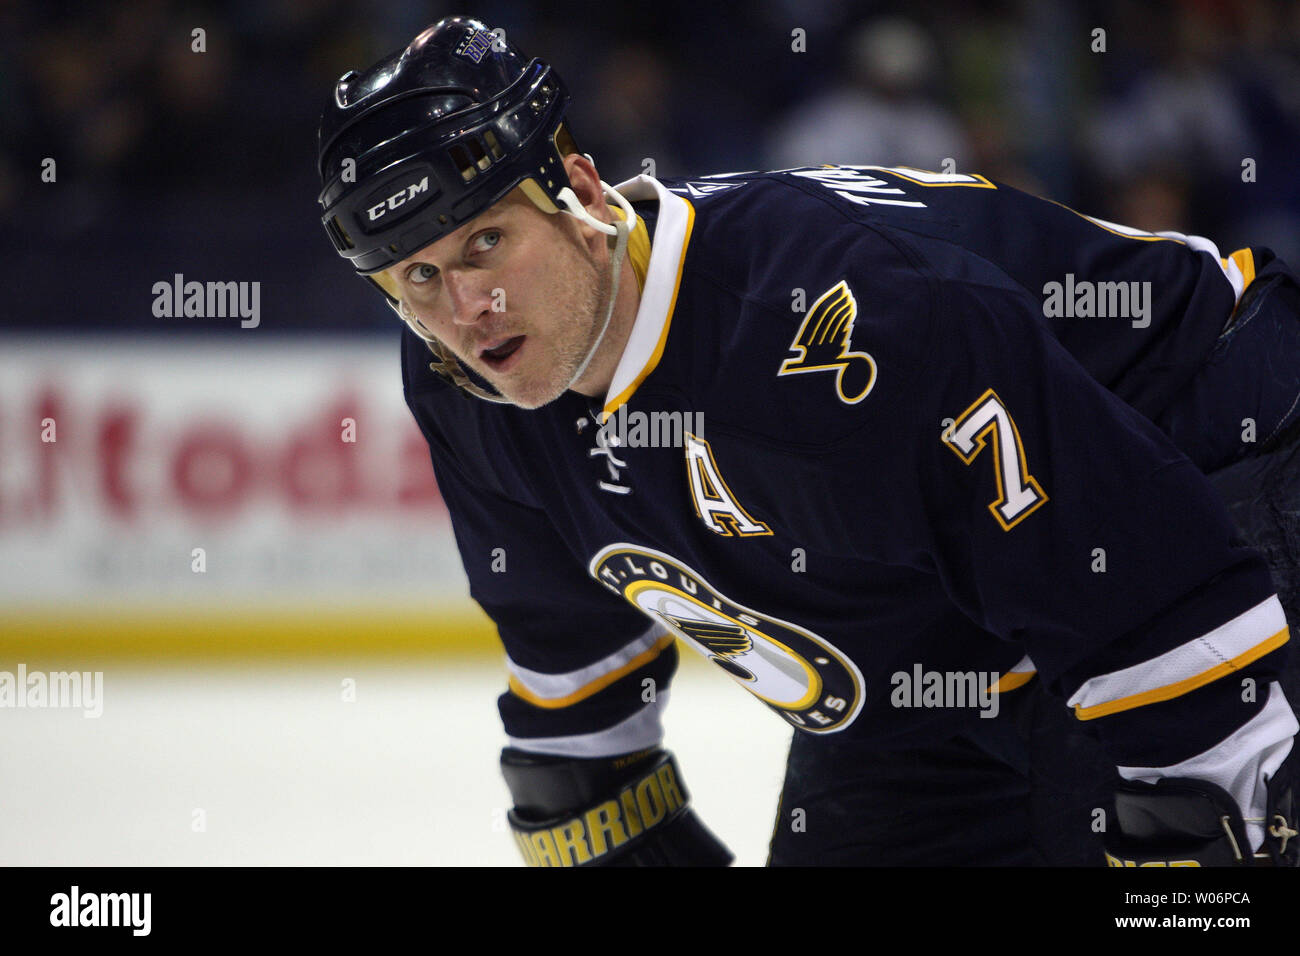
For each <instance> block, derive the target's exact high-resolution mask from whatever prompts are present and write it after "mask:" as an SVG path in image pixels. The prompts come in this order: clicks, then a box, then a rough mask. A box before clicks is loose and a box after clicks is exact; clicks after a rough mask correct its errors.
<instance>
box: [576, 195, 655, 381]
mask: <svg viewBox="0 0 1300 956" xmlns="http://www.w3.org/2000/svg"><path fill="white" fill-rule="evenodd" d="M600 188H601V189H602V190H603V191H604V194H605V196H606V197H611V198H613V199H614V201H615V202H617V203H618V205H619V208H621V209H622V210H623V216H624V218H623V219H620V220H617V221H616V222H612V223H607V222H601V221H600V220H599V219H597V218H596V217H595V216H593V215H592V214H591V213H589V212H587V210H586V209H584V208H583V206H582V203H580V202H578V197H577V196H575V195H574V194H573V189H572V188H571V187H569V186H565V187H564V188H563V189H561V190H560V193H559V198H560V201H561V202H562V203H564V211H565V212H567V213H569V215H571V216H574V217H575V218H577V219H579V220H581V221H582V222H585V223H586V224H587V225H589V226H591V227H592V228H593V229H596V230H598V231H599V232H603V233H604V234H605V235H606V236H608V237H609V239H608V243H609V246H610V253H609V261H610V268H611V269H612V270H613V276H612V278H611V280H610V285H609V305H608V306H607V307H606V309H605V321H604V322H602V323H601V326H600V333H599V334H598V335H597V336H596V338H595V340H594V341H592V343H591V348H589V349H588V350H587V357H586V358H584V359H583V360H582V364H581V365H579V366H578V370H577V371H576V372H574V373H573V377H572V378H570V379H569V381H568V384H566V385H565V386H564V389H565V391H568V390H569V389H571V388H573V386H574V384H575V383H576V382H577V381H578V380H579V379H580V378H582V376H583V375H584V374H585V373H586V371H587V366H589V365H590V364H591V360H592V359H593V358H595V357H596V352H598V351H599V350H600V343H601V342H603V341H604V339H605V333H606V332H608V331H609V322H610V319H612V318H613V317H614V304H615V303H616V302H618V280H619V277H620V276H621V275H622V274H623V258H624V256H625V255H626V254H627V240H628V236H630V235H631V234H632V223H634V222H636V212H635V210H633V209H632V204H631V203H630V202H628V201H627V199H625V198H624V197H623V195H622V194H621V193H620V192H619V191H618V190H617V189H615V188H614V187H613V186H611V185H609V183H607V182H605V181H604V180H603V179H602V180H601V181H600Z"/></svg>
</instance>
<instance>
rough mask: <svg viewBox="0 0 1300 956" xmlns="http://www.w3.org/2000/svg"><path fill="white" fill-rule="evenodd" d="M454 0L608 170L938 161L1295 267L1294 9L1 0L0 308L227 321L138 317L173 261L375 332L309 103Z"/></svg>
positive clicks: (1215, 2) (64, 323) (146, 321)
mask: <svg viewBox="0 0 1300 956" xmlns="http://www.w3.org/2000/svg"><path fill="white" fill-rule="evenodd" d="M461 12H468V13H473V14H474V15H476V16H479V17H481V18H482V19H484V20H485V21H487V22H488V23H489V24H490V25H492V26H501V27H503V28H504V29H505V30H506V33H507V37H508V38H509V39H511V40H512V41H514V42H516V43H518V44H519V45H520V46H521V47H522V49H523V50H524V51H525V53H527V54H529V55H542V56H544V57H546V58H547V59H549V60H550V61H551V62H553V63H554V64H555V65H556V67H557V68H558V69H559V71H560V73H561V75H562V76H563V77H564V78H565V80H566V82H567V83H568V85H569V87H570V89H571V91H572V93H573V95H574V102H573V106H572V109H571V120H572V127H573V130H574V132H575V134H576V136H577V138H578V141H579V144H580V146H581V147H582V148H583V149H584V151H589V152H591V153H593V154H594V156H595V158H596V161H597V164H598V166H599V168H600V169H601V172H602V175H603V176H604V178H605V179H607V180H608V181H610V182H617V181H618V180H620V179H623V178H626V177H628V176H631V175H635V174H636V173H638V172H642V171H645V170H647V169H650V168H653V171H654V172H655V173H656V174H657V175H660V176H675V175H686V174H690V175H698V174H703V173H711V172H723V171H728V170H744V169H755V168H784V167H790V166H797V165H804V164H809V163H821V162H834V163H859V164H883V165H913V166H919V167H922V168H927V169H941V168H952V169H956V170H958V171H972V172H979V173H983V174H984V175H987V176H989V177H991V178H993V179H997V180H1000V181H1002V182H1005V183H1008V184H1010V185H1014V186H1018V187H1021V188H1025V189H1028V190H1031V191H1033V192H1036V193H1039V194H1041V195H1045V196H1048V197H1050V198H1053V199H1056V200H1058V201H1061V202H1064V203H1066V204H1068V205H1071V206H1073V207H1075V208H1077V209H1079V210H1081V211H1083V212H1087V213H1089V214H1092V215H1096V216H1100V217H1102V218H1105V219H1110V220H1114V221H1118V222H1123V223H1126V224H1128V225H1132V226H1138V227H1141V228H1146V229H1152V230H1159V229H1176V230H1179V231H1183V232H1189V233H1196V234H1200V235H1205V236H1208V237H1210V238H1212V239H1214V240H1215V241H1216V242H1218V243H1219V244H1220V248H1221V249H1223V250H1224V251H1225V253H1226V251H1228V250H1231V249H1234V248H1237V247H1239V246H1243V245H1248V244H1250V245H1264V246H1269V247H1271V248H1273V249H1274V250H1275V251H1276V252H1277V253H1278V254H1280V255H1281V256H1282V257H1283V258H1285V259H1288V260H1289V261H1291V262H1292V263H1293V264H1295V265H1297V266H1300V4H1297V3H1295V2H1294V0H1199V2H1191V0H1183V2H1166V3H1151V4H1142V5H1135V4H1130V3H1125V2H1120V0H1091V2H1081V3H1073V2H1066V0H1044V2H1035V0H1022V2H1001V3H989V4H982V5H979V6H978V9H975V8H972V7H969V6H968V5H966V4H964V3H961V2H955V0H945V2H940V0H917V2H911V3H907V4H887V3H850V2H843V0H752V2H743V3H735V4H727V3H723V4H701V3H697V2H690V3H688V2H683V0H661V2H658V3H656V4H653V5H651V6H646V5H641V4H636V5H622V4H609V5H604V4H592V3H578V2H566V0H549V2H547V3H545V4H536V3H526V2H523V0H514V2H511V0H502V2H494V0H488V2H483V3H481V4H478V5H474V6H471V7H470V9H465V7H463V6H461V5H456V6H451V5H447V4H444V3H441V2H433V3H430V2H407V0H349V2H341V0H233V2H222V3H216V2H170V0H124V2H118V3H103V4H97V3H93V2H92V3H68V4H61V3H59V2H54V0H52V2H45V3H41V4H27V5H23V4H12V3H10V4H4V3H0V94H2V95H0V222H4V223H5V225H6V228H5V229H4V230H3V231H2V232H3V235H2V236H0V253H3V256H4V262H5V266H4V268H5V270H6V272H7V274H8V276H9V279H8V281H7V282H6V292H7V295H6V296H5V301H4V305H3V310H2V311H0V324H3V325H5V326H8V327H11V328H13V327H19V328H23V329H25V330H29V331H38V330H39V331H45V330H50V331H59V330H63V329H70V328H75V329H78V330H82V331H84V330H96V331H98V330H103V331H111V330H117V329H132V330H138V329H149V328H158V327H160V326H166V327H167V328H168V329H169V330H170V329H175V328H176V327H177V325H178V323H180V322H181V321H184V323H185V325H184V328H185V329H186V330H187V331H192V330H196V329H208V328H210V329H212V330H233V329H237V328H238V323H229V322H221V321H219V320H215V321H214V320H177V319H160V318H156V317H154V316H153V314H152V312H151V310H150V303H151V301H152V296H151V294H150V288H151V286H152V283H153V282H154V281H167V282H170V281H171V280H172V277H173V275H175V274H177V273H180V274H184V275H185V276H186V278H196V279H200V280H208V279H217V280H246V279H254V280H260V281H262V283H263V291H262V301H263V310H264V314H265V315H266V316H267V323H266V324H267V325H268V327H269V328H271V329H272V330H278V331H285V332H294V331H298V332H300V331H302V330H305V329H308V328H310V329H316V330H326V329H336V330H354V329H358V328H366V327H376V326H389V327H391V322H392V321H393V320H392V317H391V315H389V314H388V313H387V312H386V310H385V309H384V308H383V307H382V305H381V304H380V303H379V302H378V300H377V297H376V296H374V295H373V293H371V292H369V291H368V290H367V289H366V287H365V286H364V284H363V283H359V282H356V281H355V280H354V279H352V278H351V276H350V274H349V272H348V269H347V267H346V265H345V264H344V263H342V262H341V261H340V260H338V259H337V258H336V257H335V255H334V253H333V251H332V250H331V248H330V246H329V244H328V241H327V240H326V238H325V235H324V233H323V231H322V230H321V229H320V225H319V220H318V215H319V211H318V207H317V206H316V203H315V197H316V192H317V190H318V189H319V183H318V181H317V180H316V174H315V168H314V163H315V147H316V144H315V137H316V124H317V120H318V117H319V114H320V111H321V109H322V107H323V105H324V103H325V102H326V98H327V97H328V96H329V93H330V90H331V87H332V83H333V81H334V80H335V79H336V78H337V77H338V76H339V75H340V74H341V73H343V72H344V71H346V70H347V69H350V68H354V67H355V68H361V67H364V66H366V65H368V64H369V63H371V62H373V61H374V60H375V59H377V58H378V57H379V56H381V55H383V54H385V53H387V52H389V51H391V50H393V49H396V48H399V47H401V46H402V45H404V44H405V43H406V42H408V41H409V39H410V38H411V37H412V36H414V35H415V34H416V33H417V32H419V30H421V29H422V28H423V27H425V26H426V25H428V24H429V23H431V22H433V21H434V20H436V19H438V18H439V17H441V16H444V15H447V14H450V13H461ZM195 31H201V43H200V41H199V39H197V38H196V37H197V36H199V35H196V33H195ZM196 45H201V46H202V47H203V50H202V52H197V51H196V50H195V47H196ZM50 159H52V160H54V163H53V166H52V171H53V177H52V178H53V181H47V180H48V179H49V178H50V175H49V173H48V172H47V170H48V169H50V166H49V164H48V163H47V161H48V160H50ZM647 161H650V162H652V163H653V167H651V166H649V165H648V163H647ZM43 173H45V175H44V176H43Z"/></svg>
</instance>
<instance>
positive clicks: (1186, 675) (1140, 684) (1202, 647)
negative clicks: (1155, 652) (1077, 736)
mask: <svg viewBox="0 0 1300 956" xmlns="http://www.w3.org/2000/svg"><path fill="white" fill-rule="evenodd" d="M1279 632H1282V637H1283V638H1284V639H1285V636H1286V634H1285V632H1286V614H1285V612H1283V610H1282V604H1281V602H1280V601H1278V599H1277V595H1276V594H1275V595H1273V596H1271V597H1269V598H1267V599H1266V600H1264V601H1261V602H1260V603H1259V604H1257V605H1255V606H1254V607H1253V608H1251V609H1250V610H1249V611H1246V612H1245V613H1243V614H1238V615H1237V616H1236V617H1234V618H1233V619H1232V620H1230V621H1228V622H1227V623H1225V624H1222V625H1220V626H1219V627H1216V628H1215V629H1214V630H1212V631H1209V632H1207V633H1205V634H1202V635H1201V636H1200V637H1198V638H1195V639H1194V640H1191V641H1188V642H1187V643H1186V644H1183V645H1181V646H1179V647H1175V648H1173V649H1172V650H1169V651H1166V652H1165V653H1163V654H1161V655H1159V656H1158V657H1153V658H1151V659H1150V660H1147V661H1143V662H1142V663H1140V664H1134V665H1133V666H1131V667H1125V668H1123V669H1122V670H1118V671H1112V672H1111V673H1109V674H1101V675H1099V676H1097V677H1093V678H1090V679H1088V680H1086V681H1084V682H1083V684H1082V685H1081V686H1080V687H1079V689H1078V690H1076V691H1075V692H1074V694H1073V695H1072V696H1071V697H1070V699H1069V700H1068V701H1067V704H1068V705H1069V706H1071V707H1074V708H1075V709H1076V711H1078V712H1079V713H1078V716H1080V717H1081V718H1083V719H1087V717H1088V716H1097V717H1099V716H1103V715H1102V714H1101V713H1098V712H1096V711H1094V710H1093V708H1098V707H1108V705H1115V706H1113V707H1108V710H1114V709H1118V710H1126V709H1128V708H1129V707H1137V706H1141V705H1142V704H1146V703H1154V702H1155V701H1156V700H1163V699H1168V698H1170V697H1175V696H1178V694H1179V693H1186V692H1187V691H1191V690H1194V689H1195V687H1193V686H1188V687H1186V689H1185V690H1179V689H1178V688H1176V687H1175V686H1174V685H1178V684H1180V683H1182V682H1184V681H1188V682H1194V681H1195V680H1196V678H1198V677H1200V676H1202V675H1205V676H1206V678H1207V680H1206V682H1207V683H1208V681H1209V680H1210V679H1213V678H1212V677H1210V675H1209V673H1208V672H1210V671H1218V670H1221V669H1223V668H1224V667H1225V666H1226V665H1231V664H1233V662H1234V659H1235V658H1238V657H1242V656H1243V655H1246V654H1248V652H1250V651H1251V650H1253V649H1255V648H1257V647H1259V646H1260V645H1261V644H1263V643H1265V642H1268V641H1269V640H1270V638H1274V637H1276V636H1277V635H1278V634H1279ZM1244 663H1248V661H1245V662H1243V664H1244ZM1219 676H1221V675H1219ZM1197 686H1200V685H1197ZM1166 689H1168V690H1170V691H1171V692H1170V693H1169V694H1167V695H1165V696H1160V694H1159V693H1158V692H1161V691H1164V690H1166ZM1144 695H1151V699H1143V697H1144ZM1128 698H1138V699H1134V700H1131V701H1129V700H1127V699H1128ZM1086 711H1091V713H1090V714H1088V715H1086V716H1085V714H1084V712H1086Z"/></svg>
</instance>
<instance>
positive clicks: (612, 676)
mask: <svg viewBox="0 0 1300 956" xmlns="http://www.w3.org/2000/svg"><path fill="white" fill-rule="evenodd" d="M676 639H677V638H676V637H675V636H674V635H672V634H665V635H664V636H663V637H661V638H660V639H659V640H658V641H656V642H655V643H654V644H652V645H651V646H650V647H648V648H646V649H645V650H644V651H642V652H641V653H640V654H638V655H637V656H636V657H634V658H632V659H631V660H630V661H628V662H627V663H626V664H624V665H623V666H622V667H616V668H614V670H612V671H610V672H608V673H606V674H601V675H600V676H599V677H597V678H596V679H595V680H594V681H592V682H591V683H589V684H584V685H583V686H581V687H579V688H578V689H577V690H575V691H574V692H573V693H572V694H565V695H564V696H563V697H541V696H539V695H537V694H535V693H533V692H532V691H531V690H529V689H528V688H527V687H525V686H524V684H523V682H522V681H521V680H519V678H517V677H516V676H515V675H514V674H511V675H510V679H509V681H508V683H509V686H510V693H512V694H514V695H515V696H516V697H518V698H519V699H521V700H525V701H527V702H528V703H530V704H532V705H533V706H534V707H541V708H544V709H545V710H558V709H559V708H561V707H572V706H573V705H574V704H576V703H578V702H579V701H583V700H586V699H587V698H588V697H591V696H592V695H593V694H596V693H598V692H600V691H602V690H604V689H605V688H606V687H608V686H609V685H610V684H612V683H614V682H615V681H616V680H619V679H621V678H623V677H626V676H627V675H628V674H630V673H632V672H633V671H634V670H636V669H637V668H638V667H641V666H643V665H645V664H648V663H650V661H652V660H654V659H655V658H656V657H658V656H659V655H660V654H662V653H663V652H664V651H665V650H667V649H668V648H669V647H670V646H671V645H672V643H673V641H675V640H676Z"/></svg>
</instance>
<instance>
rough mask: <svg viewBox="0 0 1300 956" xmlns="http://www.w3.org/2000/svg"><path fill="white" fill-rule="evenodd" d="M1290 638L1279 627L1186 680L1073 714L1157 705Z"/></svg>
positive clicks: (1087, 716) (1103, 714)
mask: <svg viewBox="0 0 1300 956" xmlns="http://www.w3.org/2000/svg"><path fill="white" fill-rule="evenodd" d="M1290 637H1291V634H1290V631H1289V630H1288V629H1287V628H1285V627H1284V628H1282V630H1280V631H1278V632H1277V633H1276V634H1274V635H1273V636H1272V637H1270V638H1269V639H1268V640H1266V641H1263V642H1261V643H1259V644H1256V645H1255V646H1254V647H1252V648H1250V649H1249V650H1246V651H1242V652H1241V653H1240V654H1238V655H1237V656H1236V657H1234V658H1232V659H1231V660H1227V661H1224V662H1223V663H1222V664H1217V665H1215V666H1214V667H1211V668H1210V669H1209V670H1206V671H1202V672H1201V673H1199V674H1194V675H1193V676H1191V677H1188V678H1186V679H1185V680H1180V681H1175V682H1174V683H1172V684H1166V685H1165V686H1163V687H1157V688H1155V689H1153V690H1146V691H1143V692H1142V693H1140V694H1130V695H1129V696H1127V697H1118V698H1116V699H1115V700H1108V701H1106V703H1104V704H1094V705H1093V706H1091V707H1080V706H1078V705H1075V708H1074V716H1075V717H1077V718H1079V719H1080V720H1095V719H1096V718H1098V717H1106V716H1108V715H1110V714H1117V713H1119V712H1120V711H1124V710H1133V709H1134V708H1136V707H1144V706H1146V705H1147V704H1158V703H1160V702H1162V701H1166V700H1173V699H1174V698H1175V697H1182V696H1183V695H1184V694H1190V693H1191V692H1192V691H1194V690H1196V689H1197V688H1199V687H1204V686H1205V685H1206V684H1209V683H1212V682H1213V681H1216V680H1218V679H1219V678H1220V677H1223V676H1224V675H1226V674H1230V673H1232V672H1233V671H1237V670H1241V669H1242V668H1243V667H1245V666H1246V665H1247V664H1250V663H1253V662H1254V661H1257V660H1259V659H1260V658H1261V657H1263V656H1264V655H1265V654H1268V653H1271V652H1272V651H1275V650H1277V649H1278V648H1279V647H1281V646H1282V645H1283V644H1285V643H1286V642H1287V641H1288V640H1289V639H1290Z"/></svg>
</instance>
